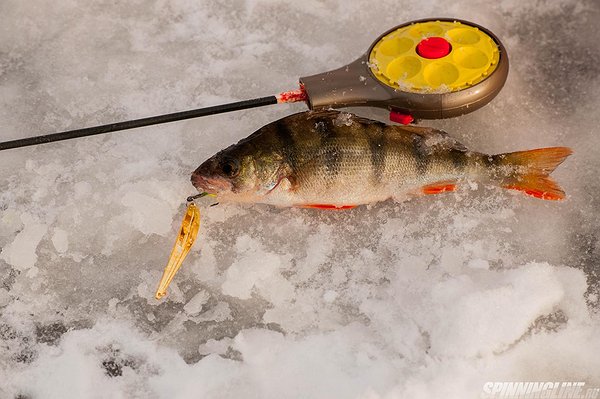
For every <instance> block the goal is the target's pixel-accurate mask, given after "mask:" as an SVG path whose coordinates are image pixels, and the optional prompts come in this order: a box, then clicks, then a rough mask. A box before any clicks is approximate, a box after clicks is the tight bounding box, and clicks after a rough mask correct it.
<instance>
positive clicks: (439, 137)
mask: <svg viewBox="0 0 600 399" xmlns="http://www.w3.org/2000/svg"><path fill="white" fill-rule="evenodd" d="M397 129H400V130H404V131H407V132H410V133H412V134H415V135H417V136H419V137H421V138H422V139H423V144H424V146H425V147H428V148H431V149H433V148H436V149H437V148H440V149H452V150H456V151H460V152H467V151H468V149H467V147H465V145H464V144H462V143H461V142H459V141H458V140H456V139H455V138H454V137H451V136H450V135H449V134H448V133H446V132H444V131H443V130H439V129H434V128H432V127H421V126H398V127H397Z"/></svg>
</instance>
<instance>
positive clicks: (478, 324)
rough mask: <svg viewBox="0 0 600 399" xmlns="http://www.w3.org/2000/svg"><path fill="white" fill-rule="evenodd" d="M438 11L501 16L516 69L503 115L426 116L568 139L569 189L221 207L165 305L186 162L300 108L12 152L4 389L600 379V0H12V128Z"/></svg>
mask: <svg viewBox="0 0 600 399" xmlns="http://www.w3.org/2000/svg"><path fill="white" fill-rule="evenodd" d="M431 16H449V17H460V18H463V19H466V20H471V21H473V22H476V23H479V24H481V25H483V26H486V27H488V28H489V29H491V30H492V31H493V32H495V33H496V34H497V35H498V36H499V37H500V38H501V39H502V40H503V42H504V44H505V46H506V47H507V49H508V52H509V56H510V61H511V71H510V74H509V78H508V81H507V83H506V86H505V87H504V89H503V90H502V92H501V93H500V94H499V96H498V97H497V98H496V99H494V101H493V102H492V103H490V104H489V105H487V106H486V107H484V108H482V109H481V110H478V111H477V112H474V113H472V114H469V115H465V116H462V117H460V118H455V119H449V120H441V121H426V122H423V124H425V125H429V126H432V127H435V128H439V129H443V130H445V131H447V132H449V133H450V135H451V136H452V137H453V138H456V139H458V140H459V141H460V142H462V143H464V144H465V145H466V146H467V147H468V148H471V149H473V150H478V151H483V152H487V153H501V152H507V151H516V150H524V149H532V148H538V147H546V146H554V145H565V146H570V147H572V148H573V149H574V155H573V156H571V157H570V158H569V159H568V160H567V161H566V162H565V163H564V164H563V165H561V166H560V167H559V169H558V170H557V171H556V172H555V173H554V175H553V176H554V177H555V179H556V180H557V181H558V182H559V183H560V185H561V186H562V187H564V189H565V191H566V192H567V194H568V198H567V200H566V201H564V202H562V203H556V202H549V201H548V202H542V201H540V200H536V199H532V198H527V197H525V196H523V195H522V194H520V193H516V192H515V193H513V192H507V191H502V190H500V189H496V188H490V187H486V186H485V185H484V184H477V183H476V182H473V183H472V184H469V185H468V186H467V187H461V188H460V189H459V190H458V191H456V192H454V193H448V194H443V195H439V196H430V197H427V198H418V199H413V200H411V201H409V202H403V203H393V202H386V203H383V204H376V205H372V206H365V207H359V208H357V209H354V210H351V211H344V212H323V211H317V210H309V209H278V208H272V207H268V206H264V205H252V206H251V205H225V204H221V205H219V206H216V207H210V206H209V205H210V204H211V199H208V198H206V199H203V200H201V201H199V202H198V203H199V204H200V206H201V213H202V222H201V227H200V237H199V239H198V242H197V243H196V244H195V246H194V247H193V248H192V251H191V253H190V255H189V256H188V259H187V260H186V262H185V263H184V265H183V267H182V270H181V271H180V272H179V274H178V275H177V276H176V277H175V279H174V282H173V284H172V285H171V287H170V288H169V291H168V296H167V297H166V298H165V299H163V300H162V301H157V300H156V299H154V291H155V289H156V287H157V284H158V281H159V279H160V276H161V275H162V269H163V267H164V265H165V263H166V261H167V258H168V255H169V253H170V251H171V248H172V245H173V241H174V239H175V236H176V233H177V230H178V228H179V223H180V221H181V218H182V216H183V212H184V209H185V203H184V202H185V198H186V197H187V196H188V195H190V194H192V193H193V192H194V189H193V187H192V186H191V184H190V183H189V177H190V173H191V172H192V171H193V170H194V169H195V168H196V167H197V166H198V165H199V164H200V163H201V162H202V161H203V160H205V159H206V158H208V157H209V156H211V155H212V154H214V153H215V152H217V151H219V150H220V149H222V148H225V147H227V146H228V145H230V144H232V143H233V142H235V141H237V140H239V139H241V138H243V137H245V136H247V135H249V134H250V133H252V132H253V131H254V130H256V129H257V128H259V127H261V126H263V125H264V124H266V123H269V122H270V121H273V120H275V119H278V118H280V117H283V116H285V115H288V114H290V113H292V112H298V111H302V110H304V106H303V105H302V104H289V105H278V106H272V107H264V108H259V109H255V110H247V111H241V112H236V113H230V114H224V115H218V116H211V117H206V118H201V119H195V120H187V121H182V122H178V123H171V124H167V125H161V126H154V127H148V128H144V129H137V130H132V131H127V132H121V133H115V134H109V135H105V136H98V137H90V138H83V139H78V140H75V141H65V142H60V143H55V144H48V145H43V146H38V147H32V148H26V149H19V150H11V151H3V152H2V153H0V249H1V252H0V398H2V399H4V398H10V399H13V398H30V399H36V398H82V397H86V398H109V397H110V398H191V397H203V398H240V397H247V398H297V397H305V398H332V397H343V398H368V399H379V398H386V399H388V398H403V397H414V398H432V397H446V398H452V397H456V398H477V397H480V396H481V394H482V392H483V385H484V383H485V382H488V381H585V382H586V387H594V386H595V387H600V375H599V374H598V372H597V370H598V369H599V368H600V359H599V358H598V356H597V354H598V353H600V320H599V318H598V310H599V309H600V303H599V298H600V282H599V280H598V268H599V267H600V252H599V251H600V249H599V246H598V240H599V238H600V237H599V232H600V216H599V215H600V212H599V209H600V202H599V201H598V195H597V193H598V190H599V189H600V183H599V180H598V177H597V171H598V170H599V168H600V157H599V154H598V148H600V141H599V140H600V139H599V138H598V126H599V125H600V116H599V115H600V114H598V112H597V109H598V108H599V107H600V79H599V78H598V76H600V48H599V47H598V45H597V41H598V34H597V31H596V30H595V25H594V21H596V20H597V19H598V18H599V17H600V6H599V4H598V2H597V1H595V0H587V1H574V0H560V1H552V2H536V3H529V2H523V1H516V0H503V1H499V2H498V1H483V0H477V1H465V0H458V1H455V2H442V1H440V0H437V1H434V0H428V1H406V2H402V4H399V3H398V2H395V1H391V0H382V1H379V2H369V3H368V4H367V3H365V2H358V1H341V0H331V1H317V0H313V1H307V2H285V3H284V2H277V1H272V0H265V1H259V0H246V1H241V0H240V1H238V0H236V1H231V2H225V3H223V2H197V1H186V0H158V1H156V2H145V1H133V2H127V3H122V4H121V3H118V2H108V1H101V0H94V1H91V2H86V3H85V4H84V3H81V2H76V1H61V2H53V3H49V2H44V1H40V0H32V1H27V2H22V1H17V0H5V1H3V2H2V3H0V120H1V121H2V129H0V140H9V139H14V138H18V137H25V136H29V135H34V134H41V133H50V132H54V131H60V130H66V129H71V128H78V127H84V126H92V125H95V124H101V123H110V122H114V121H120V120H125V119H133V118H139V117H144V116H149V115H154V114H161V113H167V112H174V111H179V110H185V109H192V108H196V107H200V106H204V105H213V104H218V103H222V102H226V101H231V100H238V99H247V98H253V97H258V96H263V95H270V94H276V93H278V92H281V91H284V90H290V89H294V88H295V86H296V84H297V81H298V77H300V76H308V75H311V74H314V73H317V72H322V71H326V70H329V69H334V68H337V67H339V66H342V65H344V64H346V63H348V62H350V61H353V60H354V59H355V58H357V57H358V56H359V55H360V54H361V53H362V52H363V51H365V50H366V49H367V48H368V47H369V45H370V44H371V41H372V40H373V39H374V38H375V37H377V36H378V35H379V34H381V33H382V32H384V31H385V30H386V29H388V28H391V27H393V26H395V25H397V24H400V23H402V22H405V21H408V20H413V19H419V18H425V17H431ZM359 111H360V112H361V114H362V115H364V116H371V117H379V118H385V117H386V115H385V114H384V113H383V112H378V111H374V110H359ZM339 122H340V123H344V121H343V120H340V121H339Z"/></svg>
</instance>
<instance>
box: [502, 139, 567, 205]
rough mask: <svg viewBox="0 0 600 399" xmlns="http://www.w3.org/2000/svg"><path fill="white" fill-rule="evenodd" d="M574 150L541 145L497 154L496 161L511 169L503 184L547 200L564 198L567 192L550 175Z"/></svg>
mask: <svg viewBox="0 0 600 399" xmlns="http://www.w3.org/2000/svg"><path fill="white" fill-rule="evenodd" d="M572 153H573V151H572V150H571V149H570V148H568V147H549V148H538V149H535V150H529V151H518V152H510V153H506V154H499V155H494V156H492V161H493V163H494V164H496V165H497V166H498V167H499V170H500V171H506V172H507V173H506V174H505V175H504V176H502V178H501V186H502V187H504V188H507V189H510V190H518V191H522V192H524V193H525V194H527V195H530V196H533V197H536V198H540V199H544V200H562V199H564V198H565V192H564V191H563V190H562V189H561V188H560V186H559V185H558V184H557V183H556V182H555V181H554V180H552V179H551V178H550V177H549V175H550V173H552V172H553V171H554V169H556V167H557V166H558V165H560V164H561V163H562V162H563V161H564V160H565V159H566V158H567V157H568V156H569V155H571V154H572ZM507 167H508V168H507Z"/></svg>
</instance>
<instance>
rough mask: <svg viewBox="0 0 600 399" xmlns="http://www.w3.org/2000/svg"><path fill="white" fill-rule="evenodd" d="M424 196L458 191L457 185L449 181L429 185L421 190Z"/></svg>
mask: <svg viewBox="0 0 600 399" xmlns="http://www.w3.org/2000/svg"><path fill="white" fill-rule="evenodd" d="M421 190H422V191H423V193H424V194H440V193H445V192H448V191H454V190H456V184H455V183H452V182H448V181H442V182H438V183H433V184H428V185H427V186H424V187H423V188H421Z"/></svg>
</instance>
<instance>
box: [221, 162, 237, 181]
mask: <svg viewBox="0 0 600 399" xmlns="http://www.w3.org/2000/svg"><path fill="white" fill-rule="evenodd" d="M221 170H222V171H223V174H225V176H227V177H230V178H233V177H236V176H237V175H238V174H239V173H240V165H239V162H238V161H237V160H235V159H225V160H224V161H223V163H222V164H221Z"/></svg>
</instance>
